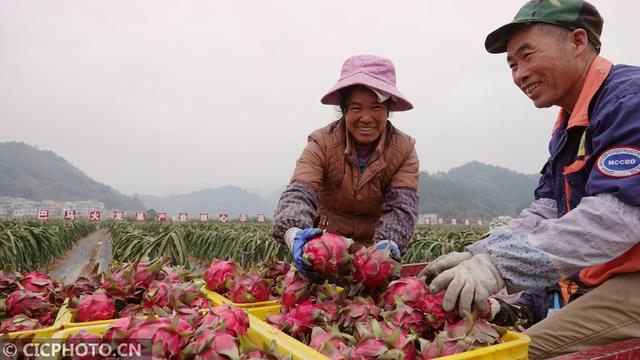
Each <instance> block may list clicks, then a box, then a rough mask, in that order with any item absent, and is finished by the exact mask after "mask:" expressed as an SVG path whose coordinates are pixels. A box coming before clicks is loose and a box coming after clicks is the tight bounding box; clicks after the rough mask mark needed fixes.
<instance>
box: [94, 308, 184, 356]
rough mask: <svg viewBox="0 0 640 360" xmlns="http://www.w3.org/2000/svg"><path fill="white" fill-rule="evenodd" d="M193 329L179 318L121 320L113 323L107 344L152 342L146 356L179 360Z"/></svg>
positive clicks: (107, 337) (144, 350) (107, 336)
mask: <svg viewBox="0 0 640 360" xmlns="http://www.w3.org/2000/svg"><path fill="white" fill-rule="evenodd" d="M192 333H193V327H192V326H191V325H190V324H189V323H188V322H186V321H184V320H182V319H181V318H179V317H175V318H174V319H173V320H170V319H168V318H164V317H162V318H157V317H154V316H149V317H147V318H144V319H139V318H130V317H126V318H120V319H118V320H116V321H115V322H114V323H112V324H111V325H110V326H109V328H108V329H107V330H106V331H105V333H104V336H103V338H104V340H105V341H107V342H113V341H120V342H129V343H133V342H138V341H142V340H149V339H150V340H151V349H143V354H144V355H149V354H150V353H151V352H152V353H153V355H154V358H156V357H157V358H163V359H165V358H166V359H177V358H179V354H180V352H181V350H182V348H183V347H184V346H185V345H186V344H187V341H188V338H189V336H191V334H192Z"/></svg>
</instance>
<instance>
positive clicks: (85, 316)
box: [74, 292, 116, 322]
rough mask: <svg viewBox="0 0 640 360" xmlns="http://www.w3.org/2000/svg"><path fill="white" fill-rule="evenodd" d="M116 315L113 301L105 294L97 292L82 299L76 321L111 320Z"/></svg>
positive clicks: (76, 312)
mask: <svg viewBox="0 0 640 360" xmlns="http://www.w3.org/2000/svg"><path fill="white" fill-rule="evenodd" d="M115 315H116V307H115V303H114V301H113V299H111V298H110V297H108V296H107V295H106V294H105V293H104V292H95V293H93V294H87V295H83V296H82V297H81V298H80V301H79V302H78V306H77V309H76V311H75V316H74V320H75V321H77V322H87V321H96V320H109V319H113V318H114V317H115Z"/></svg>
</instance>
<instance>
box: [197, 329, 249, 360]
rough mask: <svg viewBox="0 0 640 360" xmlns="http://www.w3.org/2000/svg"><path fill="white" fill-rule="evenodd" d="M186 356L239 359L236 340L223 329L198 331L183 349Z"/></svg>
mask: <svg viewBox="0 0 640 360" xmlns="http://www.w3.org/2000/svg"><path fill="white" fill-rule="evenodd" d="M184 353H185V356H186V358H193V359H229V360H240V348H239V343H238V340H237V339H236V338H235V337H233V336H232V335H229V334H227V333H225V332H223V331H218V332H206V331H203V332H200V333H199V334H197V335H196V336H195V339H194V340H193V341H192V342H191V343H190V344H189V345H187V347H186V348H185V349H184Z"/></svg>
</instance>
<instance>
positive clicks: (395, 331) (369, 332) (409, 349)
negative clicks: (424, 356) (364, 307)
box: [354, 320, 418, 360]
mask: <svg viewBox="0 0 640 360" xmlns="http://www.w3.org/2000/svg"><path fill="white" fill-rule="evenodd" d="M356 332H357V334H358V338H359V339H360V342H362V341H363V340H366V339H370V338H375V339H378V340H382V341H383V342H384V344H385V345H386V346H387V348H388V352H387V353H386V354H385V358H390V359H403V360H404V359H407V360H415V359H417V356H418V354H417V351H416V347H415V345H414V344H413V341H414V340H415V339H416V336H415V335H407V334H406V333H404V332H403V331H402V329H400V328H398V327H393V326H390V325H389V324H386V323H380V322H378V321H377V320H372V321H371V322H370V323H360V324H358V326H357V330H356ZM358 345H360V343H358ZM357 350H358V346H356V349H355V350H354V351H357Z"/></svg>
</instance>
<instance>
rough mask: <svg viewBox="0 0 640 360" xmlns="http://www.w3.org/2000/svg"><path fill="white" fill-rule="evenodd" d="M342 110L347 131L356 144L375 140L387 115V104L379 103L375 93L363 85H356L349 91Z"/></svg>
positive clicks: (384, 123) (383, 126) (369, 142)
mask: <svg viewBox="0 0 640 360" xmlns="http://www.w3.org/2000/svg"><path fill="white" fill-rule="evenodd" d="M343 112H344V119H345V121H346V124H347V131H349V134H351V136H353V138H354V140H355V142H356V144H358V145H369V144H371V143H372V142H374V141H376V140H377V139H378V137H380V134H382V132H383V131H384V128H385V126H386V125H387V118H388V116H389V109H388V106H387V104H384V103H379V102H378V97H377V96H376V94H375V93H374V92H373V91H371V90H369V89H368V88H367V87H365V86H357V87H355V88H354V89H352V90H351V91H350V92H349V94H348V99H347V101H346V109H344V111H343Z"/></svg>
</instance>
